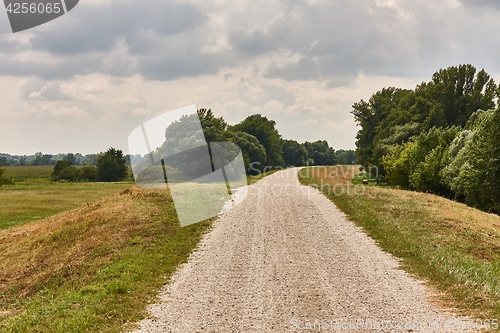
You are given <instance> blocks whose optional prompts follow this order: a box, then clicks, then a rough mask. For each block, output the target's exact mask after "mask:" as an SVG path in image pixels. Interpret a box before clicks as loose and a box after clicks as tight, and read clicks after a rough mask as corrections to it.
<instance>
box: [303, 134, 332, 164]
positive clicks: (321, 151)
mask: <svg viewBox="0 0 500 333" xmlns="http://www.w3.org/2000/svg"><path fill="white" fill-rule="evenodd" d="M304 147H305V148H306V150H307V154H308V156H309V158H310V159H311V158H312V159H313V164H314V165H335V164H336V155H335V150H334V149H333V148H332V147H330V146H329V145H328V142H327V141H325V140H322V141H321V140H318V141H315V142H308V141H306V142H304Z"/></svg>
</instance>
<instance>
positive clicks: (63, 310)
mask: <svg viewBox="0 0 500 333" xmlns="http://www.w3.org/2000/svg"><path fill="white" fill-rule="evenodd" d="M210 223H211V222H210V221H204V222H201V223H197V224H194V225H190V226H187V227H183V228H180V226H179V222H178V220H177V216H176V214H175V209H174V204H173V202H172V200H171V197H170V196H169V195H168V193H167V192H166V191H147V190H142V189H139V188H137V187H130V188H129V189H127V190H124V191H122V192H121V194H119V195H113V196H109V197H106V198H103V199H101V200H99V201H97V202H94V203H91V204H88V205H86V206H84V207H81V208H78V209H76V210H72V211H68V212H63V213H60V214H57V215H54V216H52V217H49V218H46V219H44V220H41V221H38V222H36V223H27V224H24V225H21V226H18V227H15V228H10V229H8V230H3V231H0V267H1V269H0V331H2V332H118V331H122V330H123V328H124V327H125V328H126V327H129V324H131V323H133V322H135V321H136V320H138V319H140V318H142V317H143V316H144V315H145V308H146V305H147V303H148V302H150V301H152V300H153V299H154V297H155V294H156V292H157V290H158V289H160V288H161V286H162V285H163V284H165V283H168V279H169V277H170V276H171V274H172V273H173V272H174V271H175V269H176V267H177V266H178V265H179V264H180V263H182V262H185V261H186V260H187V258H188V256H189V254H190V253H191V251H192V250H193V248H194V247H195V246H196V244H197V243H198V241H199V240H200V237H201V236H202V234H203V233H204V232H205V231H206V230H207V228H208V227H209V226H210Z"/></svg>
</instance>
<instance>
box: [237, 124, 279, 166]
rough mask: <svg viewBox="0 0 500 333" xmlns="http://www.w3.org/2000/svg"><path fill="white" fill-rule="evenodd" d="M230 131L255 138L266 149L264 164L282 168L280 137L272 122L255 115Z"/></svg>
mask: <svg viewBox="0 0 500 333" xmlns="http://www.w3.org/2000/svg"><path fill="white" fill-rule="evenodd" d="M232 130H236V131H240V132H245V133H248V134H251V135H253V136H255V137H256V138H257V140H259V142H260V143H261V144H262V146H264V148H265V149H266V163H267V165H268V166H273V167H276V166H283V164H284V162H283V151H282V146H281V135H280V134H279V132H278V130H277V129H276V122H275V121H274V120H269V119H267V118H266V117H264V116H262V115H260V114H255V115H252V116H248V117H247V118H245V120H243V121H242V122H241V123H239V124H237V125H235V126H233V127H232Z"/></svg>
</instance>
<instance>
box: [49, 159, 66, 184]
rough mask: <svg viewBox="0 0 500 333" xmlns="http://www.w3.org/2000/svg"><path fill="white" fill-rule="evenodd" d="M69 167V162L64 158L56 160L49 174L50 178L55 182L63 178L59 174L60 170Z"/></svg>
mask: <svg viewBox="0 0 500 333" xmlns="http://www.w3.org/2000/svg"><path fill="white" fill-rule="evenodd" d="M70 167H71V162H68V161H65V160H59V161H57V162H56V164H55V165H54V170H53V171H52V174H51V175H50V178H51V180H52V181H54V182H55V181H59V180H61V179H63V177H62V176H61V173H62V171H63V170H65V169H67V168H70ZM66 175H67V174H66ZM68 180H69V179H68Z"/></svg>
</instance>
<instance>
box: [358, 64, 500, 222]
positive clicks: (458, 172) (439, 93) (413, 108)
mask: <svg viewBox="0 0 500 333" xmlns="http://www.w3.org/2000/svg"><path fill="white" fill-rule="evenodd" d="M499 94H500V87H499V86H497V85H496V84H495V82H494V80H493V79H492V78H491V77H490V76H489V75H488V74H487V73H486V72H485V71H484V70H481V71H477V70H476V68H474V67H473V66H472V65H460V66H458V67H449V68H446V69H441V70H439V71H437V72H436V73H434V75H433V76H432V80H431V81H430V82H427V83H425V82H424V83H422V84H420V85H418V86H417V87H416V88H415V89H414V90H406V89H398V88H393V87H390V88H384V89H382V90H381V91H378V92H376V93H375V94H373V95H372V97H370V99H369V100H368V102H365V101H363V100H361V101H360V102H358V103H354V105H353V110H352V114H353V115H354V118H355V120H356V121H357V123H358V125H359V126H360V127H361V128H360V130H359V131H358V134H357V136H356V147H357V149H356V153H357V155H358V162H360V163H361V164H363V165H364V166H366V167H369V166H377V167H378V169H379V172H381V174H382V175H383V176H384V177H385V178H387V180H388V181H389V182H390V183H391V184H392V185H398V186H400V187H402V188H404V189H410V190H417V191H423V192H431V193H435V194H440V195H443V196H446V197H450V198H455V199H456V200H461V201H465V202H466V203H467V204H470V205H472V206H474V207H478V208H481V209H483V210H486V211H492V212H496V213H500V110H499V109H498V105H497V98H498V97H499Z"/></svg>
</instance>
